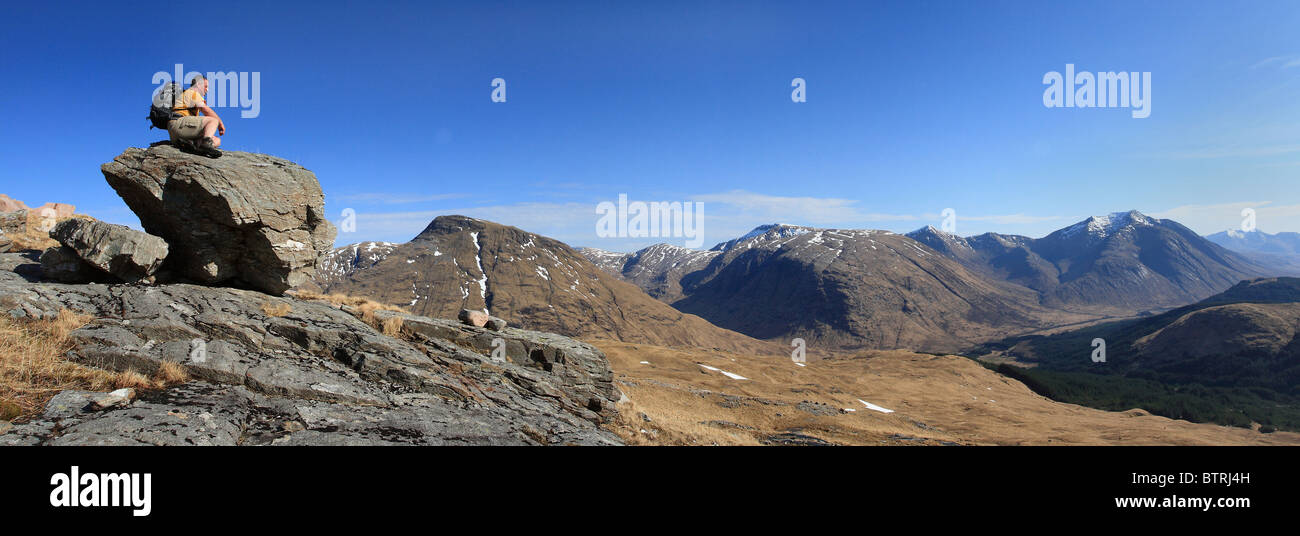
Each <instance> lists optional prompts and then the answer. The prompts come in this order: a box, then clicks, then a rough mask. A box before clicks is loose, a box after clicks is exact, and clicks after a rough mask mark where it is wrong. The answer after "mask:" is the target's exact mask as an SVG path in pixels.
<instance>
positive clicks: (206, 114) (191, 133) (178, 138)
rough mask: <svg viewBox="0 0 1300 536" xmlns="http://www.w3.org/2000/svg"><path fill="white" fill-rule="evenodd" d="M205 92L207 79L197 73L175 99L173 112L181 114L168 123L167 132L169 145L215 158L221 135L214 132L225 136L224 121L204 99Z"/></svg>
mask: <svg viewBox="0 0 1300 536" xmlns="http://www.w3.org/2000/svg"><path fill="white" fill-rule="evenodd" d="M207 94H208V79H207V78H204V77H203V75H196V76H195V77H194V79H193V80H191V81H190V88H189V89H187V90H185V92H184V93H181V97H180V99H178V100H177V101H176V108H174V109H173V110H172V111H174V112H176V113H177V114H179V115H180V117H177V118H176V119H172V120H171V121H170V122H168V123H167V133H168V134H170V135H171V140H172V145H174V146H176V148H178V149H180V150H182V151H187V152H192V153H198V154H201V155H205V156H209V157H212V158H216V157H218V156H221V151H218V150H217V147H220V146H221V138H218V137H216V136H213V134H214V133H220V134H221V135H222V136H224V135H226V124H225V123H224V122H222V121H221V117H220V116H218V115H217V112H214V111H212V108H209V107H208V103H207V101H205V100H203V96H204V95H207ZM200 112H202V113H203V115H202V116H200V115H199V113H200Z"/></svg>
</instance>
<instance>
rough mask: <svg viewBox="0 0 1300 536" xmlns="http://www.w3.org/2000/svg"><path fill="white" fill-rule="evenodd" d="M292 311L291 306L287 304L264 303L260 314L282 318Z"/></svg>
mask: <svg viewBox="0 0 1300 536" xmlns="http://www.w3.org/2000/svg"><path fill="white" fill-rule="evenodd" d="M292 310H293V306H292V305H289V304H288V303H287V302H265V303H263V304H262V312H263V313H266V316H284V315H287V314H289V311H292Z"/></svg>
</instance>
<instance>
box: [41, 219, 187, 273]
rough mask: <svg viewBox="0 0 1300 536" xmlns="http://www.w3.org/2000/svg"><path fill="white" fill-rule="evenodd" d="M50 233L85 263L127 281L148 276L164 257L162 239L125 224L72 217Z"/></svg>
mask: <svg viewBox="0 0 1300 536" xmlns="http://www.w3.org/2000/svg"><path fill="white" fill-rule="evenodd" d="M50 236H51V237H52V238H54V239H55V240H58V241H59V243H60V244H63V245H64V246H66V247H68V248H71V249H72V250H73V251H75V252H76V254H77V256H78V257H80V258H81V259H82V260H83V261H85V262H86V263H87V264H90V265H91V266H94V267H95V268H98V269H100V270H103V271H105V272H108V273H110V274H113V275H114V276H117V278H118V279H121V280H123V281H126V282H128V283H134V282H137V281H140V280H142V279H145V278H148V277H150V276H152V275H153V273H154V272H155V271H156V270H157V269H158V267H159V266H161V265H162V263H163V259H165V258H167V243H166V242H164V241H163V239H161V238H158V237H156V236H153V235H150V234H145V233H142V232H140V231H136V230H135V229H131V228H130V227H127V226H125V225H113V224H111V223H104V222H102V221H95V220H83V219H80V218H72V219H68V220H64V221H63V222H61V223H59V224H58V225H55V226H54V229H53V230H51V231H50Z"/></svg>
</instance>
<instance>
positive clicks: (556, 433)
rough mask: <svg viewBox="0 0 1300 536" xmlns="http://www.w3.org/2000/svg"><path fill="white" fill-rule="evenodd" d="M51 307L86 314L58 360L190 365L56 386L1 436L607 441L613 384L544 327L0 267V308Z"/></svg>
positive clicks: (589, 355) (36, 313)
mask: <svg viewBox="0 0 1300 536" xmlns="http://www.w3.org/2000/svg"><path fill="white" fill-rule="evenodd" d="M61 308H68V309H72V310H75V311H78V312H81V313H84V314H89V315H91V316H93V317H94V320H92V321H91V322H90V323H89V324H87V325H85V326H84V327H82V328H80V329H77V330H75V331H73V332H72V333H71V334H70V335H69V339H70V340H71V342H72V345H73V349H72V350H71V351H70V352H69V353H68V354H67V358H68V359H70V360H73V361H76V362H80V363H83V364H89V365H93V366H96V367H102V368H107V369H113V370H127V369H129V370H134V371H137V372H140V373H142V374H145V375H153V374H154V373H155V372H156V371H157V370H158V369H159V368H160V367H161V366H162V364H163V363H165V362H172V363H176V364H179V365H181V366H183V367H184V369H185V370H186V372H187V373H188V374H189V376H191V377H192V378H193V380H192V381H189V382H187V383H183V384H180V385H176V386H173V387H169V388H166V389H162V390H143V391H139V392H138V393H137V394H136V398H135V400H129V399H123V398H124V397H123V396H109V395H106V394H104V393H87V392H82V391H65V392H63V393H60V394H59V395H57V396H56V397H55V398H54V399H52V400H51V401H50V402H49V404H47V406H46V409H45V412H44V413H43V414H42V415H40V416H38V417H37V418H35V419H33V420H32V421H30V422H27V423H24V424H18V425H15V426H13V427H12V428H10V429H9V430H7V431H5V432H3V433H0V445H3V444H50V445H87V444H97V445H141V444H155V445H188V444H202V445H260V444H284V445H320V444H335V445H337V444H367V445H370V444H420V445H447V444H464V445H501V444H534V445H535V444H581V445H607V444H617V443H618V441H617V439H616V438H615V436H613V435H612V434H610V433H609V432H607V431H604V430H602V429H601V425H602V424H603V423H605V422H607V421H608V420H609V419H610V418H611V417H612V416H613V415H614V412H615V409H614V404H615V403H616V402H617V400H618V398H619V396H620V395H619V393H618V391H617V390H616V389H615V388H614V387H613V384H612V372H611V371H610V369H609V365H608V362H607V361H606V359H605V356H604V355H603V354H602V353H600V351H599V350H596V349H595V348H593V347H591V346H589V345H586V344H584V343H581V342H578V341H575V340H572V339H567V338H565V337H560V336H558V335H552V334H547V333H536V332H527V331H523V330H517V329H507V330H505V332H488V331H487V330H485V329H483V328H476V327H471V326H463V325H460V324H459V323H457V322H455V321H452V320H445V321H440V320H435V319H428V318H423V317H417V316H414V315H405V314H401V313H384V312H380V317H379V318H380V320H381V321H385V326H386V327H387V326H389V325H391V324H392V323H395V322H396V321H395V320H392V319H393V318H400V321H401V326H402V327H401V330H400V334H398V336H397V337H390V336H387V335H384V334H382V333H380V332H378V331H376V330H375V329H374V328H372V327H371V326H369V325H367V324H365V323H363V322H362V321H360V320H359V319H357V318H356V317H355V316H353V315H352V314H349V313H348V312H347V311H345V310H342V309H340V308H336V307H334V306H332V305H330V304H327V303H323V302H308V301H300V300H297V299H291V298H282V297H272V296H267V295H265V294H261V293H258V292H253V291H248V290H238V289H231V288H212V287H203V286H195V285H186V284H176V285H161V286H134V285H99V284H90V285H62V284H52V283H30V282H26V281H21V280H17V279H4V278H0V313H4V314H9V315H11V316H14V317H18V318H52V317H55V316H57V315H58V311H59V310H60V309H61ZM286 310H287V312H283V313H282V311H286ZM267 311H275V312H274V313H269V312H267ZM494 348H502V349H503V350H502V351H498V352H496V353H495V354H494V353H493V352H492V351H491V350H492V349H494ZM494 355H495V357H494ZM121 394H122V393H119V395H121ZM126 398H129V397H126ZM96 401H101V402H108V403H107V404H100V406H105V407H99V408H98V409H97V407H96V404H94V402H96Z"/></svg>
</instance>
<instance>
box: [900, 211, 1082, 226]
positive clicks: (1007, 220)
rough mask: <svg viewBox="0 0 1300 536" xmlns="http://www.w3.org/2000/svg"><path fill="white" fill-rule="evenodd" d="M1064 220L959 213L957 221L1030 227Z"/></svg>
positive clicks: (928, 215)
mask: <svg viewBox="0 0 1300 536" xmlns="http://www.w3.org/2000/svg"><path fill="white" fill-rule="evenodd" d="M925 218H926V219H930V220H938V219H942V218H943V216H942V215H940V214H926V215H925ZM1060 219H1062V217H1061V216H1030V215H1028V214H1022V213H1016V214H993V215H989V216H967V215H965V214H962V213H960V212H958V213H957V221H959V222H960V221H982V222H990V223H996V224H998V225H1029V224H1034V223H1043V222H1049V221H1055V220H1060Z"/></svg>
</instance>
